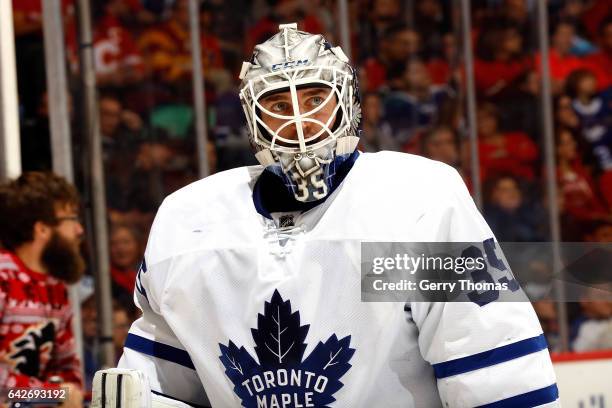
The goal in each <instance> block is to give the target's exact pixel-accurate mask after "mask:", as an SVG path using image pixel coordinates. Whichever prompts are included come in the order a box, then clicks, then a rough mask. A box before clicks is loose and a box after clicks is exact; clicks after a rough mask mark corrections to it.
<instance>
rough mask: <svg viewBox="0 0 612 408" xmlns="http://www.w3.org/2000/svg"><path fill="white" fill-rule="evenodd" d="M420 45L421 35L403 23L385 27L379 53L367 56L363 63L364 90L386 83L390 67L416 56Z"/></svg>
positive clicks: (373, 89) (376, 87)
mask: <svg viewBox="0 0 612 408" xmlns="http://www.w3.org/2000/svg"><path fill="white" fill-rule="evenodd" d="M420 47H421V37H420V35H419V33H417V32H416V31H415V30H414V29H412V28H410V27H408V26H407V25H405V24H396V25H393V26H391V27H389V28H388V29H387V31H385V33H384V35H383V36H382V38H381V40H380V44H379V54H378V55H377V56H376V57H370V58H368V59H367V60H366V61H365V62H364V64H363V71H364V72H365V76H366V77H367V84H366V90H367V91H369V92H376V91H379V90H380V89H381V88H382V87H383V86H385V85H386V84H387V79H388V71H389V69H390V68H392V67H394V66H397V65H403V64H405V63H406V61H408V60H410V59H412V58H416V57H417V56H418V53H419V50H420Z"/></svg>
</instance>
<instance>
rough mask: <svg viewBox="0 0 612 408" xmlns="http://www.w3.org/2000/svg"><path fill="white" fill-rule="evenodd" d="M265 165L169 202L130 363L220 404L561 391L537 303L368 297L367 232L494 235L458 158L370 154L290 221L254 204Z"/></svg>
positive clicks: (474, 238) (440, 400)
mask: <svg viewBox="0 0 612 408" xmlns="http://www.w3.org/2000/svg"><path fill="white" fill-rule="evenodd" d="M261 171H262V169H261V167H248V168H247V167H243V168H238V169H233V170H229V171H226V172H223V173H219V174H216V175H213V176H210V177H208V178H205V179H203V180H200V181H197V182H195V183H193V184H191V185H189V186H187V187H185V188H183V189H181V190H179V191H177V192H175V193H174V194H172V195H170V196H168V197H167V198H166V200H165V201H164V202H163V204H162V206H161V207H160V209H159V211H158V214H157V216H156V219H155V222H154V224H153V227H152V229H151V234H150V237H149V242H148V245H147V250H146V253H145V261H144V263H143V266H142V267H141V270H140V272H139V275H138V279H137V285H136V286H137V289H136V292H135V293H136V295H135V297H136V301H137V303H138V305H139V306H140V307H141V309H142V310H143V316H142V318H141V319H139V320H138V321H136V322H135V323H134V324H133V326H132V328H131V329H130V334H129V336H128V339H127V341H126V345H125V350H124V354H123V356H122V358H121V361H120V364H119V365H120V367H126V368H135V369H140V370H143V371H145V372H146V373H147V374H148V376H149V380H150V382H151V387H152V389H153V390H155V392H158V393H160V394H163V395H166V396H169V397H172V398H175V399H179V400H182V401H186V402H188V403H190V404H192V405H195V406H207V402H206V401H207V399H206V398H207V397H208V399H209V400H210V404H212V406H213V407H215V408H217V407H218V408H225V407H240V406H244V407H266V408H281V407H284V408H287V407H295V408H304V407H324V406H329V407H342V408H344V407H350V408H358V407H363V408H371V407H377V408H378V407H382V408H387V407H388V408H393V407H404V408H408V407H424V408H434V407H442V406H444V407H476V406H479V407H522V408H524V407H535V406H544V407H553V406H555V407H556V406H558V391H557V387H556V384H555V376H554V372H553V368H552V364H551V361H550V356H549V353H548V349H547V347H546V342H545V340H544V337H543V335H542V329H541V327H540V325H539V322H538V319H537V317H536V315H535V313H534V311H533V309H532V307H531V305H530V304H529V303H516V302H515V303H502V302H492V303H489V304H486V305H484V306H479V305H477V304H475V303H467V302H464V303H426V302H414V303H408V304H404V303H393V302H388V303H366V302H362V301H361V292H360V289H361V287H360V285H361V281H360V280H361V274H360V243H361V242H363V241H399V242H431V241H452V242H455V241H456V242H482V241H484V240H486V239H488V238H491V237H492V236H493V235H492V232H491V230H490V229H489V227H488V226H487V225H486V223H485V221H484V220H483V218H482V216H481V215H480V213H479V212H478V210H477V208H476V207H475V205H474V203H473V201H472V199H471V197H470V196H469V194H468V191H467V189H466V187H465V185H464V183H463V181H462V180H461V178H460V176H459V175H458V174H457V172H456V171H455V170H454V169H452V168H450V167H449V166H446V165H444V164H442V163H439V162H434V161H431V160H427V159H424V158H421V157H418V156H412V155H407V154H402V153H391V152H381V153H375V154H361V155H360V157H359V159H358V160H357V161H356V162H355V164H354V166H353V168H352V169H351V171H350V172H349V173H348V175H347V176H346V178H345V179H344V181H343V183H342V184H341V185H340V186H339V187H338V188H337V189H336V190H335V191H334V192H333V194H332V195H331V196H330V197H329V198H328V199H327V200H326V201H325V202H324V203H323V204H321V205H319V206H318V207H315V208H313V209H311V210H309V211H307V212H305V213H303V214H298V215H297V216H296V218H295V228H291V229H290V230H289V231H287V229H285V230H283V232H279V231H278V229H277V228H276V224H275V223H274V222H273V221H271V220H269V219H267V218H265V217H263V216H261V215H260V214H259V213H258V212H257V211H256V210H255V206H254V204H253V200H252V186H253V181H254V180H255V179H256V177H257V176H258V174H260V173H261ZM283 244H284V245H283ZM206 396H207V397H206Z"/></svg>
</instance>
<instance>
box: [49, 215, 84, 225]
mask: <svg viewBox="0 0 612 408" xmlns="http://www.w3.org/2000/svg"><path fill="white" fill-rule="evenodd" d="M54 220H55V221H56V222H57V223H58V224H59V223H61V222H64V221H74V222H78V223H81V224H82V220H81V216H80V215H67V216H64V217H55V218H54Z"/></svg>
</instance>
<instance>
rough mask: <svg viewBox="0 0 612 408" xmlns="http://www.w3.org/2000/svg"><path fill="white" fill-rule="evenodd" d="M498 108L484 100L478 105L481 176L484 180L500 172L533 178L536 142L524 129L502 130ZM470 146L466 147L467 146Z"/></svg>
mask: <svg viewBox="0 0 612 408" xmlns="http://www.w3.org/2000/svg"><path fill="white" fill-rule="evenodd" d="M498 124H499V112H498V111H497V108H496V107H495V105H493V104H490V103H485V104H482V105H481V106H479V108H478V154H479V158H480V177H481V179H482V180H483V181H486V180H488V179H490V178H491V177H495V176H497V175H500V174H509V175H513V176H515V177H517V178H518V179H520V180H526V181H533V179H534V177H535V161H536V160H537V158H538V148H537V146H536V144H535V143H534V142H533V141H532V140H531V139H530V138H529V136H528V135H527V134H525V133H523V132H502V131H500V130H499V127H498ZM466 150H467V149H466Z"/></svg>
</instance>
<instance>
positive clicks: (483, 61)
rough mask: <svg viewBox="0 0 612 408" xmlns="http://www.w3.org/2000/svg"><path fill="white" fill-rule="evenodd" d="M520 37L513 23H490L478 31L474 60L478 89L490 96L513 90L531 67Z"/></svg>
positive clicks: (484, 94) (483, 94)
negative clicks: (499, 24)
mask: <svg viewBox="0 0 612 408" xmlns="http://www.w3.org/2000/svg"><path fill="white" fill-rule="evenodd" d="M523 47H524V44H523V37H522V35H521V33H520V31H519V30H518V28H517V27H515V26H513V25H506V26H501V27H499V26H497V27H491V28H489V29H487V30H486V31H483V32H482V33H481V34H480V37H479V39H478V44H477V47H476V49H477V50H476V51H477V52H476V55H477V57H476V59H475V61H474V78H475V81H476V90H477V92H478V93H479V94H480V95H481V96H482V97H485V98H493V97H496V96H499V95H504V94H505V93H507V92H513V91H514V90H516V89H518V86H517V85H518V84H519V82H521V81H522V80H524V79H525V77H526V76H527V74H528V72H529V71H530V70H531V69H532V68H533V64H532V60H531V58H530V57H528V56H526V55H524V53H523Z"/></svg>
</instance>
